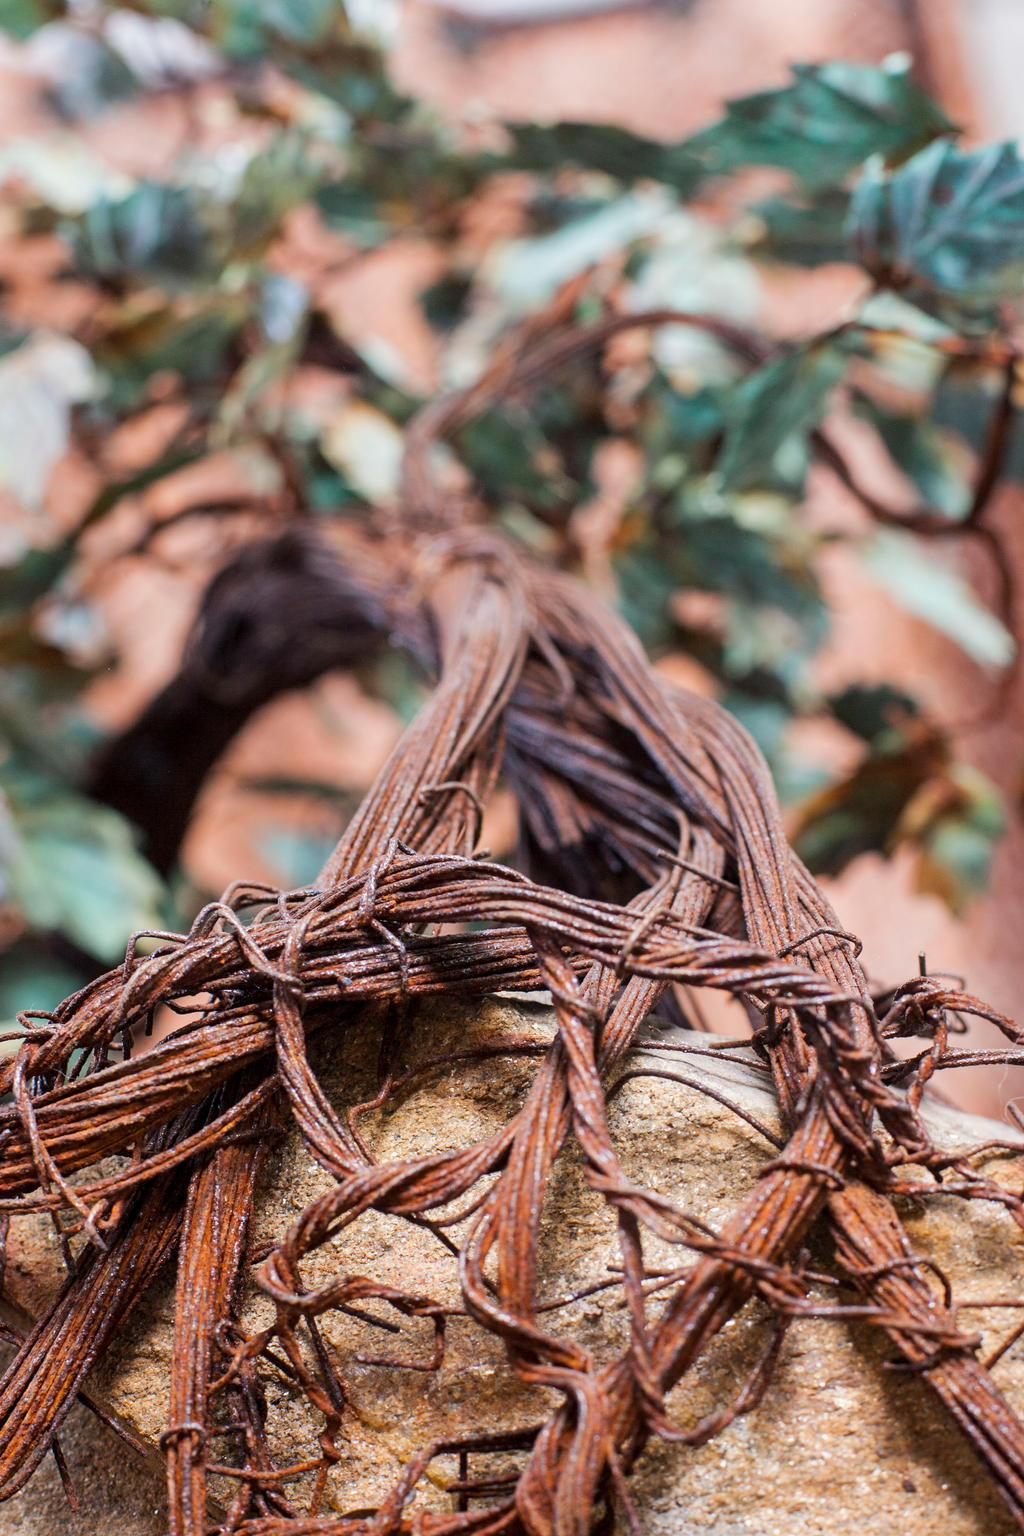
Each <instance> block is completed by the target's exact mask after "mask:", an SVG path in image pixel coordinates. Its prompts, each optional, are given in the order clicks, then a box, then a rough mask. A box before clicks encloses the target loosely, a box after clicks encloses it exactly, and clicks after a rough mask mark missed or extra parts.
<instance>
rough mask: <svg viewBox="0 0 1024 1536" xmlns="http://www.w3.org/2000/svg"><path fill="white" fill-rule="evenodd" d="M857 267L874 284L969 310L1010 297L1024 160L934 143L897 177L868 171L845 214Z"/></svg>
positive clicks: (999, 150) (1019, 271) (1022, 228)
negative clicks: (870, 276)
mask: <svg viewBox="0 0 1024 1536" xmlns="http://www.w3.org/2000/svg"><path fill="white" fill-rule="evenodd" d="M850 237H851V240H852V243H853V248H854V250H855V252H856V254H857V257H858V259H859V260H860V261H861V263H862V264H863V265H864V266H865V267H866V268H867V269H868V271H869V272H871V273H873V274H874V275H875V276H876V277H878V279H879V280H880V281H884V282H888V283H891V284H892V285H893V286H894V287H901V288H905V287H907V286H908V285H909V286H912V287H914V286H916V287H918V288H922V289H924V290H925V291H930V292H933V293H935V294H937V295H939V296H940V297H942V296H945V295H948V296H951V297H952V298H955V299H957V300H960V301H962V302H964V303H966V304H968V305H971V306H983V305H987V304H991V303H994V302H996V301H998V300H999V299H1008V298H1017V297H1020V295H1021V292H1022V276H1024V161H1022V160H1021V157H1020V154H1019V153H1018V151H1017V149H1016V147H1015V146H1014V145H1013V144H993V145H989V146H987V147H986V148H984V149H978V150H971V151H964V150H959V149H956V148H954V146H953V145H952V144H949V143H946V142H939V143H935V144H931V145H929V146H928V148H927V149H923V150H922V151H921V152H920V154H917V155H915V156H914V157H913V159H912V160H909V161H907V163H906V164H905V165H902V166H899V167H898V168H897V169H896V170H894V171H891V172H886V171H885V170H884V169H883V168H882V167H881V166H871V167H869V169H868V170H867V171H866V172H865V175H864V176H863V178H862V180H861V182H860V184H859V186H858V187H857V189H856V191H855V192H854V195H853V200H852V203H851V206H850Z"/></svg>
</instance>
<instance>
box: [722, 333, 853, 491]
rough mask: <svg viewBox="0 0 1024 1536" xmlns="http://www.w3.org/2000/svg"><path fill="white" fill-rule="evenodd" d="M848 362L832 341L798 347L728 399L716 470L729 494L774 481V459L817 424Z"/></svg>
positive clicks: (761, 370) (750, 378)
mask: <svg viewBox="0 0 1024 1536" xmlns="http://www.w3.org/2000/svg"><path fill="white" fill-rule="evenodd" d="M845 369H846V358H845V357H844V355H843V353H842V352H841V351H840V350H839V349H838V348H836V347H834V346H831V345H829V344H828V343H812V344H811V345H810V346H808V347H802V348H795V349H794V350H792V351H790V352H786V353H785V354H784V355H783V356H782V357H778V358H775V359H774V360H773V361H772V362H770V363H765V364H764V366H763V367H761V368H758V369H757V370H756V371H755V372H754V373H752V374H750V375H748V377H747V378H746V379H744V380H743V381H742V383H740V384H738V385H737V386H736V388H735V389H734V390H733V392H732V394H731V395H730V396H729V397H728V398H727V401H726V420H727V428H726V435H725V442H724V444H723V446H722V452H721V455H720V457H719V461H718V472H719V474H720V475H721V478H722V484H723V486H724V487H725V488H726V489H727V490H744V489H747V488H749V487H751V486H755V485H768V484H771V483H772V480H773V476H774V472H775V469H776V465H775V456H776V454H777V453H778V451H779V449H780V448H781V447H782V446H783V444H785V443H787V442H788V441H789V440H790V439H801V438H806V435H807V434H808V433H809V432H810V431H811V430H812V429H813V428H814V427H816V426H817V425H818V422H819V421H820V420H821V417H822V415H823V414H824V411H825V408H826V406H827V404H828V397H829V394H830V392H831V391H832V389H833V388H834V387H835V385H836V384H838V382H839V380H840V379H841V378H842V376H843V373H844V372H845Z"/></svg>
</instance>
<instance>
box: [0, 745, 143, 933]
mask: <svg viewBox="0 0 1024 1536" xmlns="http://www.w3.org/2000/svg"><path fill="white" fill-rule="evenodd" d="M4 789H5V790H6V791H7V794H8V802H9V815H10V828H9V835H8V847H7V850H6V857H5V867H4V869H3V871H2V879H3V884H4V888H5V893H6V896H7V899H9V900H10V901H12V902H13V903H14V904H15V905H16V906H17V907H18V908H19V909H20V910H21V912H23V913H24V915H25V918H26V919H27V920H28V922H29V923H31V924H32V926H33V927H35V928H39V929H42V930H44V931H49V930H54V931H56V932H58V933H66V934H67V935H68V936H69V937H70V938H72V939H74V941H75V942H76V943H77V944H79V945H81V947H82V948H83V949H84V950H86V951H87V952H88V953H89V954H91V955H95V956H96V957H97V959H99V960H104V961H106V962H108V963H110V964H112V963H113V962H114V961H116V960H117V959H118V958H119V956H120V955H121V954H123V952H124V946H125V943H126V941H127V939H128V936H129V934H130V933H132V932H133V931H134V930H136V929H143V928H161V927H163V926H164V924H165V920H166V919H165V911H164V905H165V900H166V893H165V889H164V886H163V883H162V881H161V880H160V878H159V876H158V875H157V874H156V873H155V871H154V870H153V868H152V866H151V865H150V864H148V863H147V862H146V860H145V859H144V858H143V857H142V855H141V854H140V853H139V852H138V850H137V849H136V847H135V843H134V838H133V834H132V831H131V829H130V827H129V825H128V823H127V822H126V821H125V819H124V818H123V817H122V816H120V815H118V813H117V812H116V811H112V810H110V809H109V808H108V807H106V806H100V805H96V804H94V803H93V802H92V801H89V800H86V799H84V798H83V797H82V796H80V795H74V794H69V793H67V792H65V791H62V790H60V789H58V788H55V787H54V786H52V785H51V784H49V783H48V782H47V781H46V780H45V779H42V778H40V777H38V776H35V775H33V776H31V777H28V776H26V775H24V774H19V775H18V777H17V779H16V780H15V781H14V782H13V783H12V782H11V779H10V776H9V775H8V777H7V779H6V782H5V784H4Z"/></svg>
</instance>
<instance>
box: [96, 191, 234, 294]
mask: <svg viewBox="0 0 1024 1536" xmlns="http://www.w3.org/2000/svg"><path fill="white" fill-rule="evenodd" d="M67 233H68V235H69V237H70V239H71V244H72V248H73V250H74V255H75V261H76V263H77V265H78V267H79V269H80V270H81V271H82V272H83V273H84V274H85V275H87V276H91V277H101V278H106V279H108V280H110V279H114V278H120V279H124V278H131V277H139V276H147V277H150V278H155V279H156V280H158V281H160V282H165V283H168V284H169V285H174V284H176V283H178V282H180V281H181V279H182V278H194V277H198V276H199V275H200V274H201V273H202V272H203V271H204V270H205V269H206V268H207V267H208V265H209V263H210V260H211V250H210V237H211V230H210V224H209V220H208V218H207V217H206V216H205V215H204V211H203V209H202V207H201V206H200V203H199V201H198V199H197V197H196V194H195V193H194V192H193V191H192V190H190V189H189V188H186V187H168V186H161V185H160V184H159V183H157V182H143V183H142V184H141V185H140V186H138V187H136V188H135V190H134V191H133V192H130V193H129V194H128V196H127V197H124V198H122V199H121V200H120V201H119V202H111V201H109V200H106V199H104V200H101V201H100V202H98V203H95V204H94V205H93V206H92V207H91V208H89V209H88V210H87V211H86V212H85V213H84V214H83V215H82V216H81V218H80V219H78V220H76V221H75V222H74V223H73V224H69V225H68V226H67Z"/></svg>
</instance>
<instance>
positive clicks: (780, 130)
mask: <svg viewBox="0 0 1024 1536" xmlns="http://www.w3.org/2000/svg"><path fill="white" fill-rule="evenodd" d="M909 66H910V61H909V59H908V58H907V57H906V56H905V55H894V56H893V58H892V59H890V60H888V61H886V63H884V64H882V65H881V66H876V65H873V64H849V63H843V62H836V63H828V64H795V65H794V66H793V83H792V84H791V85H788V86H784V87H783V88H782V89H781V90H777V91H761V92H759V93H758V94H757V95H755V96H743V97H740V98H739V99H738V100H736V101H730V102H728V103H727V106H726V115H725V117H724V118H723V119H722V120H721V122H719V123H716V124H714V126H713V127H711V128H707V129H705V130H704V131H703V132H702V133H698V134H696V135H695V136H694V137H693V138H692V139H690V140H689V141H688V143H687V144H686V146H685V147H686V148H687V149H689V150H690V151H691V152H692V153H694V154H696V155H699V156H700V157H701V158H702V159H703V160H704V162H705V164H706V165H707V166H708V169H709V170H711V171H733V170H737V169H739V168H741V167H743V166H745V165H751V164H754V165H777V166H780V167H781V168H782V169H783V170H786V171H791V172H792V173H793V175H794V176H796V177H797V179H798V180H799V181H800V182H801V183H802V184H803V185H804V186H805V187H808V188H818V187H826V186H830V185H835V184H836V183H839V182H841V181H842V180H843V179H844V178H845V177H846V176H847V175H848V174H849V173H850V172H851V171H852V170H853V169H854V168H855V167H856V166H857V165H859V164H860V163H861V162H862V161H864V160H866V159H867V158H868V156H869V155H874V154H878V155H882V156H883V157H884V158H885V159H886V160H893V159H900V158H902V157H904V156H906V155H908V154H912V153H913V152H914V151H915V150H917V149H920V148H921V146H922V145H924V144H927V143H928V142H929V141H930V140H931V139H934V138H935V137H936V136H937V135H939V134H945V133H950V132H952V131H953V125H952V123H950V121H949V119H948V118H947V117H946V115H945V113H944V112H942V111H941V110H940V108H939V107H938V106H937V105H936V104H935V103H934V102H933V101H932V100H931V99H930V98H929V97H928V96H926V95H925V93H924V92H923V91H922V90H921V89H920V87H919V86H917V85H916V84H915V83H914V81H913V79H912V78H911V76H910V73H909Z"/></svg>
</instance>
